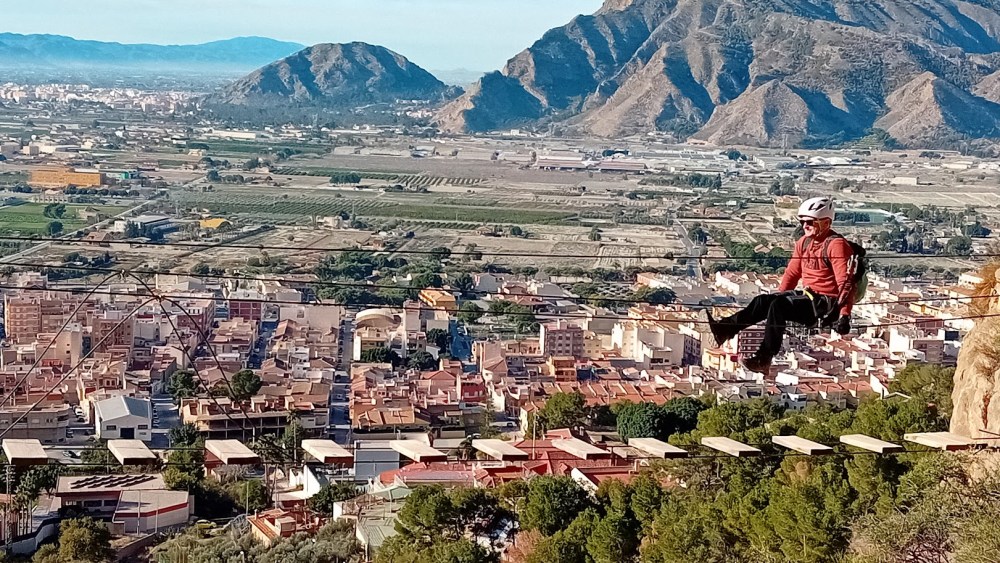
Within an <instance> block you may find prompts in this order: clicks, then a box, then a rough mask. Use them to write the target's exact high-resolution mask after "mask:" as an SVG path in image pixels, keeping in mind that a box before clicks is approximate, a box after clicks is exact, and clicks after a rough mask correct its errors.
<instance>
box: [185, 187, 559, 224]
mask: <svg viewBox="0 0 1000 563" xmlns="http://www.w3.org/2000/svg"><path fill="white" fill-rule="evenodd" d="M171 195H172V198H173V199H175V200H176V201H178V202H180V203H182V204H183V205H185V206H187V207H199V208H206V209H209V210H211V211H212V212H214V213H220V214H224V215H225V214H249V215H255V216H260V217H268V216H272V217H274V216H277V217H281V218H289V217H294V218H302V219H307V218H309V217H314V216H318V217H328V216H333V215H337V214H338V213H340V212H342V211H343V212H347V213H357V215H358V216H360V217H379V218H381V217H395V218H399V219H416V220H421V219H422V220H429V221H448V222H455V223H476V224H483V223H506V224H515V225H521V224H524V225H529V224H566V223H569V222H570V221H569V220H570V219H572V218H574V217H575V216H576V214H575V213H567V212H565V211H540V210H536V209H519V208H510V207H509V208H506V209H503V210H499V209H497V208H496V207H474V206H469V205H463V206H458V205H456V206H448V205H437V204H433V203H432V202H431V201H427V203H426V204H423V205H421V204H420V203H416V202H414V203H412V204H402V203H394V202H392V201H387V200H383V199H374V198H370V199H356V198H350V199H349V198H325V197H316V198H289V199H285V198H277V197H272V196H266V195H254V194H249V193H248V194H239V195H237V194H191V193H177V194H171Z"/></svg>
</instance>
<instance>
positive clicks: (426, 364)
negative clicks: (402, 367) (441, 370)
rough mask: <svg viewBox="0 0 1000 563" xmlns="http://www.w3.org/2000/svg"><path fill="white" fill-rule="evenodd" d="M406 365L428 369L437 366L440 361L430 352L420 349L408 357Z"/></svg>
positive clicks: (423, 369) (422, 369)
mask: <svg viewBox="0 0 1000 563" xmlns="http://www.w3.org/2000/svg"><path fill="white" fill-rule="evenodd" d="M406 365H407V367H409V368H412V369H417V370H421V371H427V370H432V369H435V368H437V367H438V361H437V360H435V359H434V356H432V355H431V354H430V353H429V352H425V351H423V350H420V351H417V352H414V353H413V354H410V356H409V357H407V358H406Z"/></svg>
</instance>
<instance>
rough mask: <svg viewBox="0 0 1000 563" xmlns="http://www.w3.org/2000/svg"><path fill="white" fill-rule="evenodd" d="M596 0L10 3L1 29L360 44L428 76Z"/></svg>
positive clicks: (498, 58) (486, 59)
mask: <svg viewBox="0 0 1000 563" xmlns="http://www.w3.org/2000/svg"><path fill="white" fill-rule="evenodd" d="M601 3H602V2H601V0H296V1H295V2H288V1H285V0H269V1H268V0H83V1H81V0H47V1H38V0H35V1H30V0H29V1H26V0H9V1H7V2H4V7H3V10H2V19H0V31H9V32H14V33H52V34H58V35H69V36H71V37H76V38H79V39H95V40H99V41H118V42H122V43H164V44H183V43H203V42H206V41H214V40H216V39H225V38H229V37H236V36H243V35H260V36H265V37H273V38H275V39H282V40H286V41H297V42H299V43H303V44H307V45H311V44H315V43H341V42H349V41H365V42H368V43H374V44H379V45H383V46H385V47H388V48H390V49H392V50H394V51H397V52H399V53H401V54H403V55H405V56H406V57H408V58H409V59H411V60H413V61H414V62H416V63H417V64H419V65H421V66H423V67H424V68H427V69H442V70H445V69H449V70H450V69H457V68H466V69H469V70H483V71H485V70H494V69H498V68H500V67H502V66H503V64H504V63H505V62H506V61H507V59H509V58H510V57H512V56H514V55H515V54H517V53H518V52H519V51H521V50H522V49H524V48H525V47H528V46H529V45H531V43H533V42H534V41H535V40H536V39H538V38H539V37H541V35H542V34H543V33H545V31H546V30H548V29H550V28H553V27H557V26H560V25H563V24H565V23H567V22H568V21H569V20H570V19H572V18H573V17H574V16H576V15H578V14H590V13H593V12H595V11H596V10H597V9H598V8H599V7H600V5H601Z"/></svg>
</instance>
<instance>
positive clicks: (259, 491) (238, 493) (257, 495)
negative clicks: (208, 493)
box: [223, 479, 271, 514]
mask: <svg viewBox="0 0 1000 563" xmlns="http://www.w3.org/2000/svg"><path fill="white" fill-rule="evenodd" d="M223 490H224V491H225V492H226V494H227V495H228V496H229V497H230V499H232V500H231V502H232V504H233V505H234V506H237V507H239V509H240V510H241V511H243V512H245V513H247V514H249V513H251V512H254V511H257V510H263V509H265V508H267V506H268V505H270V504H271V495H270V493H269V492H268V490H267V485H265V484H264V481H262V480H260V479H244V480H238V481H233V482H231V483H227V484H226V485H225V486H224V487H223Z"/></svg>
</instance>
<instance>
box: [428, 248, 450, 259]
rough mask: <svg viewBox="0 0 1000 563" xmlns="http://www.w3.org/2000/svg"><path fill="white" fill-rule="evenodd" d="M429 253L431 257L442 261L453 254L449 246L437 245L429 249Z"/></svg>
mask: <svg viewBox="0 0 1000 563" xmlns="http://www.w3.org/2000/svg"><path fill="white" fill-rule="evenodd" d="M428 254H429V255H430V257H431V258H433V259H434V260H437V261H438V262H440V261H442V260H444V259H445V258H448V257H450V256H451V249H450V248H448V247H447V246H435V247H434V248H432V249H430V250H429V251H428Z"/></svg>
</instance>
